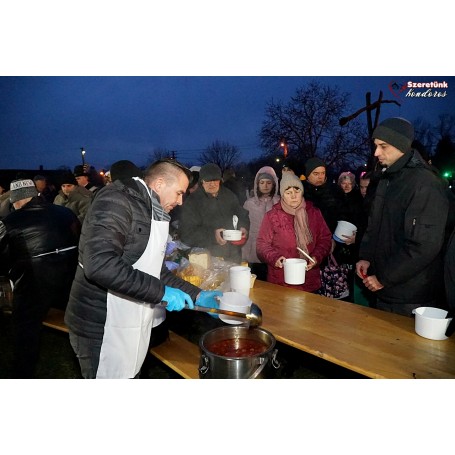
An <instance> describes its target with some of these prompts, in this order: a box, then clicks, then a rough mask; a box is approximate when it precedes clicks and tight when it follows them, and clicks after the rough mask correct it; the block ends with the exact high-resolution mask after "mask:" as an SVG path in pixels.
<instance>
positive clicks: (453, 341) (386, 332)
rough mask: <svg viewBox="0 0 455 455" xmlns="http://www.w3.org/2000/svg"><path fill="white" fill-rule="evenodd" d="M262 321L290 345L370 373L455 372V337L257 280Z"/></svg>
mask: <svg viewBox="0 0 455 455" xmlns="http://www.w3.org/2000/svg"><path fill="white" fill-rule="evenodd" d="M250 298H251V300H252V301H253V302H254V303H256V304H257V305H258V306H259V307H260V308H261V310H262V315H263V323H262V327H263V328H264V329H266V330H269V331H270V332H271V333H273V335H274V336H275V338H276V339H277V340H278V341H280V342H282V343H285V344H287V345H290V346H293V347H295V348H297V349H300V350H302V351H305V352H308V353H310V354H313V355H315V356H317V357H320V358H322V359H325V360H327V361H329V362H332V363H335V364H337V365H340V366H342V367H344V368H348V369H350V370H352V371H355V372H357V373H360V374H362V375H364V376H367V377H370V378H419V379H420V378H455V337H451V338H449V339H447V340H443V341H434V340H428V339H426V338H423V337H421V336H419V335H417V334H416V333H415V330H414V319H413V318H409V317H405V316H401V315H397V314H392V313H387V312H385V311H380V310H376V309H373V308H368V307H364V306H361V305H356V304H352V303H349V302H343V301H340V300H335V299H330V298H327V297H323V296H318V295H315V294H311V293H307V292H303V291H298V290H295V289H292V288H287V287H284V286H277V285H274V284H271V283H267V282H265V281H260V280H256V282H255V285H254V288H253V289H251V292H250Z"/></svg>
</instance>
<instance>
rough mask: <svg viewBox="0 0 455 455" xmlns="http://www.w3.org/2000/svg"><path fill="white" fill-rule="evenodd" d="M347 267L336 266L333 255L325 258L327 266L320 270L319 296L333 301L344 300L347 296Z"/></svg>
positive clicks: (345, 265) (344, 265)
mask: <svg viewBox="0 0 455 455" xmlns="http://www.w3.org/2000/svg"><path fill="white" fill-rule="evenodd" d="M348 271H349V268H348V265H347V264H341V265H338V263H337V261H336V260H335V257H334V256H333V254H330V255H329V257H328V258H327V265H326V266H324V267H323V268H321V290H320V294H321V295H325V296H326V297H331V298H333V299H344V298H346V297H347V296H348V295H349V284H348Z"/></svg>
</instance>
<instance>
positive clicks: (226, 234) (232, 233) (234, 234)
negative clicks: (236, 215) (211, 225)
mask: <svg viewBox="0 0 455 455" xmlns="http://www.w3.org/2000/svg"><path fill="white" fill-rule="evenodd" d="M241 238H242V231H239V230H234V229H225V230H224V231H223V239H224V240H228V241H230V242H231V241H234V242H238V241H239V240H241Z"/></svg>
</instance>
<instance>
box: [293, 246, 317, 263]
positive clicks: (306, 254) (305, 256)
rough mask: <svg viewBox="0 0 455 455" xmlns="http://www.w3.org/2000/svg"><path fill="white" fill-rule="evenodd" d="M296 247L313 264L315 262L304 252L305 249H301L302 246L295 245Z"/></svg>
mask: <svg viewBox="0 0 455 455" xmlns="http://www.w3.org/2000/svg"><path fill="white" fill-rule="evenodd" d="M297 249H298V250H299V251H300V252H301V253H302V254H303V255H304V256H305V257H306V258H307V259H309V260H310V261H311V262H312V263H313V264H316V261H315V260H314V259H313V258H312V257H311V256H310V255H309V254H306V253H305V251H303V250H302V248H299V247H297Z"/></svg>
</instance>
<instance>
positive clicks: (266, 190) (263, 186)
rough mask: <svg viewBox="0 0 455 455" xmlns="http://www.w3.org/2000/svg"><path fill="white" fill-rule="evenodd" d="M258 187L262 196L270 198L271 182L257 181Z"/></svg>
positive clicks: (266, 180) (265, 180)
mask: <svg viewBox="0 0 455 455" xmlns="http://www.w3.org/2000/svg"><path fill="white" fill-rule="evenodd" d="M258 186H259V191H260V192H261V194H262V196H270V193H271V192H272V188H273V182H272V181H271V180H269V179H261V180H259V183H258Z"/></svg>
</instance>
